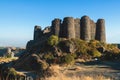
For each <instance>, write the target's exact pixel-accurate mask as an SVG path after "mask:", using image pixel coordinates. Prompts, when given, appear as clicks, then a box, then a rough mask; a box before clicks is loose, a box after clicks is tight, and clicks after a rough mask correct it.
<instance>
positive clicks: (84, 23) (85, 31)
mask: <svg viewBox="0 0 120 80" xmlns="http://www.w3.org/2000/svg"><path fill="white" fill-rule="evenodd" d="M90 27H91V26H90V18H89V17H88V16H83V17H82V18H81V39H83V40H85V41H90V40H91V34H90V29H91V28H90Z"/></svg>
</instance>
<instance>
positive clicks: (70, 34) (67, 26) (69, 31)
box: [62, 17, 75, 38]
mask: <svg viewBox="0 0 120 80" xmlns="http://www.w3.org/2000/svg"><path fill="white" fill-rule="evenodd" d="M62 27H64V30H65V31H66V34H65V36H66V38H75V27H74V18H73V17H65V18H64V20H63V25H62Z"/></svg>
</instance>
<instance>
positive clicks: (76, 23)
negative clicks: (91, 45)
mask: <svg viewBox="0 0 120 80" xmlns="http://www.w3.org/2000/svg"><path fill="white" fill-rule="evenodd" d="M74 26H75V38H78V39H80V19H79V18H77V19H74Z"/></svg>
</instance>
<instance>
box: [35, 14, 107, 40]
mask: <svg viewBox="0 0 120 80" xmlns="http://www.w3.org/2000/svg"><path fill="white" fill-rule="evenodd" d="M51 35H57V36H58V37H60V38H68V39H70V38H78V39H82V40H85V41H87V42H89V41H90V40H98V41H100V42H106V35H105V20H104V19H98V20H97V22H96V23H95V22H94V21H93V20H91V19H90V18H89V17H88V16H83V17H81V19H79V18H76V19H74V18H73V17H65V18H64V19H63V21H62V20H61V19H59V18H56V19H54V20H53V21H52V24H51V26H49V27H46V28H45V29H44V30H42V29H41V27H40V26H35V28H34V41H41V40H43V39H46V38H47V37H49V36H51Z"/></svg>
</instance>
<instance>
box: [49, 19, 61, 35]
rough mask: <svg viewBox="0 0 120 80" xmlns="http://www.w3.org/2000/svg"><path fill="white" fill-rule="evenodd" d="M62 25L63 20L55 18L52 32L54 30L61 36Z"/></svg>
mask: <svg viewBox="0 0 120 80" xmlns="http://www.w3.org/2000/svg"><path fill="white" fill-rule="evenodd" d="M60 26H61V20H60V19H54V20H53V21H52V26H51V32H52V33H53V34H54V35H57V36H59V33H60Z"/></svg>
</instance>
